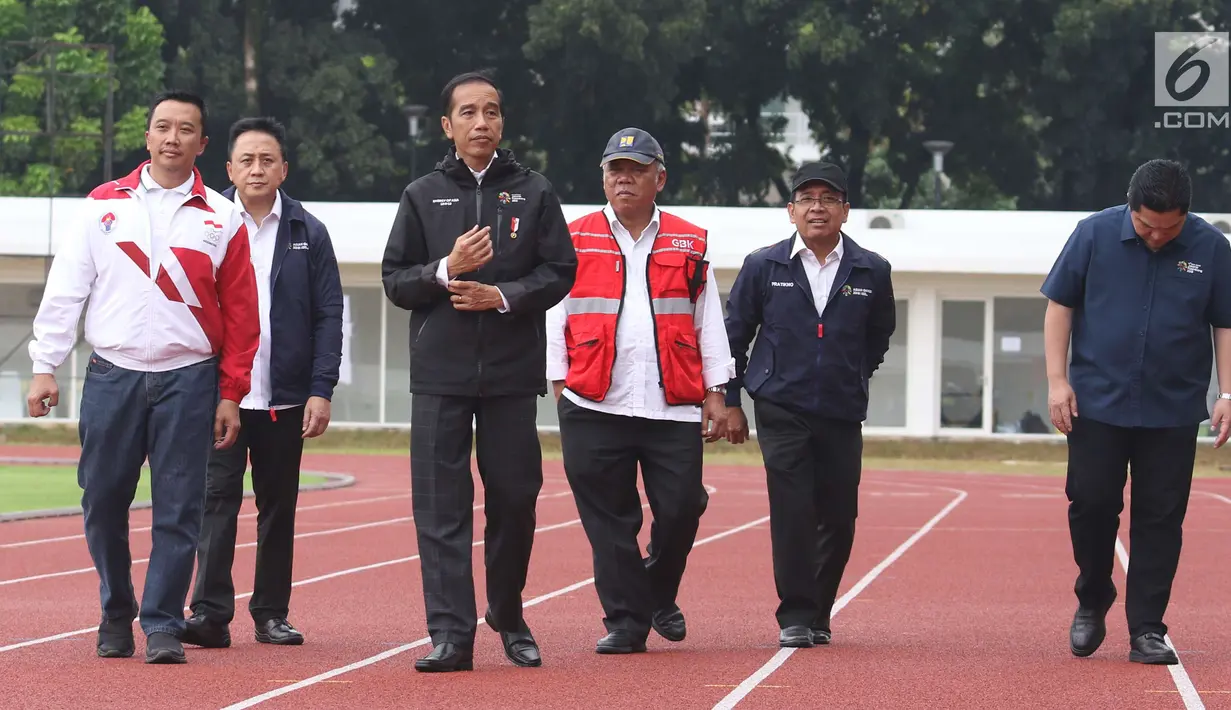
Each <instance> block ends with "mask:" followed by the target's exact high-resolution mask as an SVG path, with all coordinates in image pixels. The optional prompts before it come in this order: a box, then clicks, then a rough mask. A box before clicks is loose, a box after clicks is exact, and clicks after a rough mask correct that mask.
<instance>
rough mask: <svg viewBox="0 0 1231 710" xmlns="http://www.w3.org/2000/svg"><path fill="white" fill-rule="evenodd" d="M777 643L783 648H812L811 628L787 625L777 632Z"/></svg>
mask: <svg viewBox="0 0 1231 710" xmlns="http://www.w3.org/2000/svg"><path fill="white" fill-rule="evenodd" d="M778 645H779V646H781V647H783V648H812V646H813V645H814V644H813V643H812V629H809V628H808V627H807V626H788V627H786V628H785V629H783V630H781V631H779V632H778Z"/></svg>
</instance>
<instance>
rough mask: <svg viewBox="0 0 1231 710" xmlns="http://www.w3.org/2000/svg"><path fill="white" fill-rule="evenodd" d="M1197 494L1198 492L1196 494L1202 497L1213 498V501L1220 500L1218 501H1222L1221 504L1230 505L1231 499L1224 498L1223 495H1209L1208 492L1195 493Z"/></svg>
mask: <svg viewBox="0 0 1231 710" xmlns="http://www.w3.org/2000/svg"><path fill="white" fill-rule="evenodd" d="M1197 492H1198V493H1200V494H1201V495H1204V496H1209V497H1211V498H1214V499H1217V500H1220V501H1222V502H1224V503H1226V504H1227V505H1231V498H1228V497H1226V496H1224V495H1220V494H1218V493H1210V492H1209V491H1197Z"/></svg>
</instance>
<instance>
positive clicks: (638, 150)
mask: <svg viewBox="0 0 1231 710" xmlns="http://www.w3.org/2000/svg"><path fill="white" fill-rule="evenodd" d="M620 158H627V159H629V160H635V161H637V162H638V163H641V164H642V165H649V164H650V163H652V162H654V161H655V160H657V161H658V162H660V163H663V164H664V165H666V161H665V160H663V149H662V146H660V145H659V144H658V141H656V140H654V136H652V135H650V134H649V133H646V132H645V131H643V130H641V129H640V128H625V129H623V130H621V131H616V132H615V134H614V135H612V136H611V138H609V139H607V148H606V150H604V151H603V159H602V161H601V162H600V163H599V165H606V164H607V163H609V162H611V161H613V160H619V159H620Z"/></svg>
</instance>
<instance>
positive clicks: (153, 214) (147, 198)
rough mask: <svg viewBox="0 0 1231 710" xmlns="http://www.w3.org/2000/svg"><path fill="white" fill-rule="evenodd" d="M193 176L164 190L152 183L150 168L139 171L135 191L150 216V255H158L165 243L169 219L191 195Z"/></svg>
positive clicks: (169, 225) (152, 177)
mask: <svg viewBox="0 0 1231 710" xmlns="http://www.w3.org/2000/svg"><path fill="white" fill-rule="evenodd" d="M193 179H194V178H193V176H192V175H189V176H188V179H187V180H185V181H184V182H183V183H182V184H180V185H176V186H175V187H172V188H166V187H163V186H162V185H159V184H158V183H157V182H155V181H154V176H153V175H150V166H148V165H146V166H145V168H143V169H142V170H141V182H140V183H139V185H140V187H139V188H138V189H137V192H138V194H140V195H141V199H142V200H143V201H144V202H145V203H146V204H147V205H149V208H148V210H147V212H148V214H149V216H150V253H151V254H158V253H159V252H160V251H161V250H162V247H163V246H164V245H165V244H166V243H167V230H168V229H169V228H170V227H171V217H172V215H174V214H175V211H176V210H177V209H179V208H180V207H181V206H183V204H184V202H185V201H186V200H187V198H188V196H189V195H190V194H192V182H193Z"/></svg>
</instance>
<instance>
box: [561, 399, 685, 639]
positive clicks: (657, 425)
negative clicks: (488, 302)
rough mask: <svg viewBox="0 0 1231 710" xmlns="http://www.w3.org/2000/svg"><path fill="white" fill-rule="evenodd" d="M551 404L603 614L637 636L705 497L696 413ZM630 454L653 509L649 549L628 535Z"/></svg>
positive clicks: (632, 478) (636, 513)
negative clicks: (631, 412)
mask: <svg viewBox="0 0 1231 710" xmlns="http://www.w3.org/2000/svg"><path fill="white" fill-rule="evenodd" d="M558 411H559V415H560V444H561V448H562V450H563V455H564V471H565V475H566V476H567V477H568V481H569V486H570V487H571V488H572V489H573V498H574V500H575V501H576V502H577V512H578V514H579V515H580V516H581V525H582V527H583V528H584V529H585V533H586V537H587V539H588V540H589V541H590V548H591V550H592V551H593V557H594V587H595V590H596V591H597V593H598V598H599V602H600V604H601V605H602V607H603V614H604V617H603V624H604V626H606V628H607V630H608V631H614V630H616V629H624V630H626V631H629V632H631V633H632V634H633V635H634V636H635V637H637V638H645V637H646V636H648V635H649V632H650V617H651V615H653V613H654V612H655V611H657V610H659V609H673V608H675V607H676V596H677V595H678V594H679V590H680V581H681V579H682V578H683V576H684V569H685V566H686V565H687V562H688V554H689V553H690V552H691V551H692V546H693V542H694V541H695V540H696V537H697V529H698V526H699V521H700V518H701V513H702V512H703V511H704V509H705V504H706V502H707V501H708V495H707V494H706V492H705V488H704V487H703V486H702V483H701V460H702V446H703V441H702V438H701V423H700V421H697V422H695V423H694V422H674V421H661V420H653V419H642V418H636V417H623V416H618V415H614V414H608V413H606V412H596V411H594V410H591V409H586V408H585V407H580V406H578V405H576V404H575V403H573V402H572V401H571V400H570V399H568V398H567V397H561V398H560V402H559V405H558ZM638 464H640V466H641V477H642V479H643V482H644V486H645V493H646V498H647V499H648V501H649V504H650V513H651V514H652V515H653V519H654V522H653V525H652V528H651V540H650V548H649V557H648V558H642V556H641V552H640V550H639V548H638V544H637V534H638V533H639V532H640V531H641V525H642V523H643V520H644V518H643V516H642V513H641V497H640V496H639V495H638V493H637V466H638Z"/></svg>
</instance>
